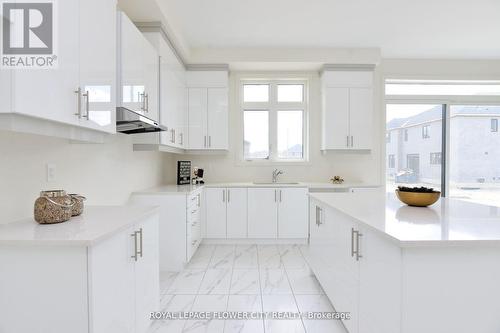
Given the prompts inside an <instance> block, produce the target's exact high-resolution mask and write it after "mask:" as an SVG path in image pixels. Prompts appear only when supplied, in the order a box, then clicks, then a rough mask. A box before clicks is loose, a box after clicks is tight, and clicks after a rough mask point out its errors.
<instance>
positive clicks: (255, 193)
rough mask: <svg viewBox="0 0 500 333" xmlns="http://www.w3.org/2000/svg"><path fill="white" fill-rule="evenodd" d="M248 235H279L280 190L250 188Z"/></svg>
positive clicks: (274, 236) (261, 236) (250, 236)
mask: <svg viewBox="0 0 500 333" xmlns="http://www.w3.org/2000/svg"><path fill="white" fill-rule="evenodd" d="M248 237H249V238H277V237H278V190H277V189H274V188H249V189H248Z"/></svg>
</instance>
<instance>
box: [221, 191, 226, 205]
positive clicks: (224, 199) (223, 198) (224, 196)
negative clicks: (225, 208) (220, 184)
mask: <svg viewBox="0 0 500 333" xmlns="http://www.w3.org/2000/svg"><path fill="white" fill-rule="evenodd" d="M222 202H226V190H222Z"/></svg>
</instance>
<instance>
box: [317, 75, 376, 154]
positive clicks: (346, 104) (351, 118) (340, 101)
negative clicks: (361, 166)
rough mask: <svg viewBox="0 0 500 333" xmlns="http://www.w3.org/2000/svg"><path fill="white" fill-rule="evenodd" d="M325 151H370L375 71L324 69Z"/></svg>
mask: <svg viewBox="0 0 500 333" xmlns="http://www.w3.org/2000/svg"><path fill="white" fill-rule="evenodd" d="M321 79H322V94H323V110H322V145H321V149H322V150H330V149H331V150H339V149H341V150H345V149H347V150H369V149H371V148H372V142H373V123H372V121H373V108H374V106H373V71H372V70H370V71H368V70H363V71H345V70H342V71H341V70H338V71H335V70H325V71H324V72H323V75H322V77H321Z"/></svg>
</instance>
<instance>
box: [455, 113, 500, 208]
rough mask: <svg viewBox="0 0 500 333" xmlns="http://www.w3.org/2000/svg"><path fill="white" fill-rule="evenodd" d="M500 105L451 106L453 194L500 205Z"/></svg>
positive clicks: (457, 196) (461, 197)
mask: <svg viewBox="0 0 500 333" xmlns="http://www.w3.org/2000/svg"><path fill="white" fill-rule="evenodd" d="M498 119H500V106H473V105H451V106H450V159H449V163H450V165H449V167H450V175H449V179H450V197H454V198H460V199H466V200H471V201H475V202H479V203H485V204H492V205H498V203H499V202H500V133H498V131H497V130H496V129H497V127H496V126H495V127H494V126H493V123H497V122H498Z"/></svg>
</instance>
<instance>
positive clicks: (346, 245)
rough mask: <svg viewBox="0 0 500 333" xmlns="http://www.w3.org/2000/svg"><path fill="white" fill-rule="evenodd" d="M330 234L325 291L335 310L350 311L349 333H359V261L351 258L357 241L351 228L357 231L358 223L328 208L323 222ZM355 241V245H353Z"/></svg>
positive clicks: (346, 324)
mask: <svg viewBox="0 0 500 333" xmlns="http://www.w3.org/2000/svg"><path fill="white" fill-rule="evenodd" d="M324 223H325V227H326V229H327V231H326V233H327V234H328V235H329V237H328V243H327V244H326V247H325V253H328V258H329V259H328V260H327V261H326V266H327V268H326V269H327V271H329V273H328V277H329V283H328V286H327V288H326V289H325V292H326V293H327V295H328V297H329V298H330V300H331V301H332V304H333V306H334V307H335V310H337V311H340V312H350V314H351V319H350V320H345V321H344V325H345V326H346V328H347V329H348V331H349V332H350V333H356V332H358V320H359V316H358V305H359V261H356V258H355V256H353V255H352V249H353V248H354V249H355V248H356V238H355V237H352V236H353V235H352V229H354V230H358V229H357V228H358V226H357V223H356V222H355V221H354V220H352V219H351V218H350V217H348V216H347V215H345V214H343V213H341V212H339V211H338V210H336V209H333V208H328V209H327V213H326V220H325V221H324ZM353 242H354V243H353Z"/></svg>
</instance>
